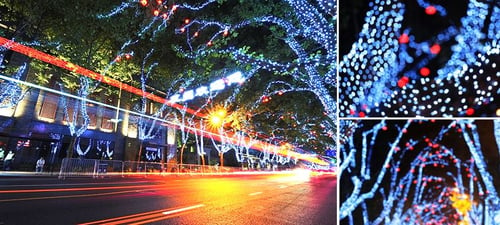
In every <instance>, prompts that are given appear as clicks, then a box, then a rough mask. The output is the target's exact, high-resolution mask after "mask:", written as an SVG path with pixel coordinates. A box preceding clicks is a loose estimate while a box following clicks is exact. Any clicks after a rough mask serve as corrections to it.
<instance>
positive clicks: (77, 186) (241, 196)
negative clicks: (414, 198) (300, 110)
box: [0, 174, 337, 225]
mask: <svg viewBox="0 0 500 225" xmlns="http://www.w3.org/2000/svg"><path fill="white" fill-rule="evenodd" d="M336 189H337V181H336V177H334V176H331V175H318V176H312V177H308V176H306V175H304V174H302V175H276V174H273V175H271V174H266V175H234V176H209V177H207V176H164V177H136V178H132V177H128V178H121V177H119V178H100V179H91V178H68V179H66V180H58V179H57V178H55V177H36V176H29V177H0V224H2V225H13V224H19V225H30V224H36V225H45V224H47V225H49V224H50V225H57V224H89V225H90V224H203V225H205V224H235V225H238V224H294V225H295V224H304V225H307V224H311V225H321V224H325V225H326V224H337V223H336V218H337V210H336V208H337V202H336V201H337V197H336V196H337V195H336Z"/></svg>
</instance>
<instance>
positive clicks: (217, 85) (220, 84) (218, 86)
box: [210, 79, 226, 91]
mask: <svg viewBox="0 0 500 225" xmlns="http://www.w3.org/2000/svg"><path fill="white" fill-rule="evenodd" d="M225 87H226V85H225V83H224V80H223V79H219V80H216V81H214V82H212V83H211V84H210V91H220V90H223V89H224V88H225Z"/></svg>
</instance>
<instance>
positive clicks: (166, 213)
mask: <svg viewBox="0 0 500 225" xmlns="http://www.w3.org/2000/svg"><path fill="white" fill-rule="evenodd" d="M203 206H205V205H204V204H198V205H193V206H188V207H184V208H180V209H174V210H170V211H165V212H162V214H165V215H169V214H173V213H178V212H182V211H187V210H191V209H196V208H200V207H203Z"/></svg>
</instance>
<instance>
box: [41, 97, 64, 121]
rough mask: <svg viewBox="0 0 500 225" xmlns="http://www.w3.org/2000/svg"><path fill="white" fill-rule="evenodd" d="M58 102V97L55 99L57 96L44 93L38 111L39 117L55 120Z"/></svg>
mask: <svg viewBox="0 0 500 225" xmlns="http://www.w3.org/2000/svg"><path fill="white" fill-rule="evenodd" d="M58 101H59V97H57V95H55V94H52V93H45V96H44V97H43V101H42V107H41V109H40V114H39V115H40V117H42V118H45V119H55V118H56V112H57V103H58Z"/></svg>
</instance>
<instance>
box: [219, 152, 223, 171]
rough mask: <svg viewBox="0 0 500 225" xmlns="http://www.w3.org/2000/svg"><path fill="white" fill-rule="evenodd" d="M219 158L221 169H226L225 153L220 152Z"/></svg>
mask: <svg viewBox="0 0 500 225" xmlns="http://www.w3.org/2000/svg"><path fill="white" fill-rule="evenodd" d="M219 157H220V167H221V168H222V167H224V153H223V152H220V153H219Z"/></svg>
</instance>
